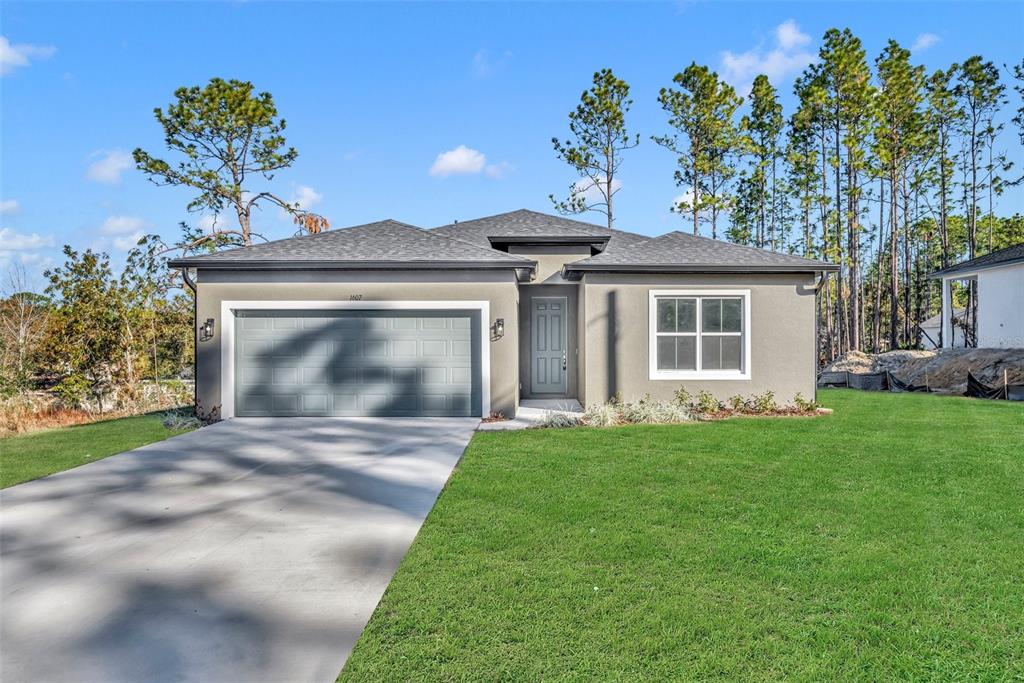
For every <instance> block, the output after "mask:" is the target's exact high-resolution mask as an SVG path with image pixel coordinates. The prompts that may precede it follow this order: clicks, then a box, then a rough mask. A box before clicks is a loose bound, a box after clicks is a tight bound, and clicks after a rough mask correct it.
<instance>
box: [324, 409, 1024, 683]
mask: <svg viewBox="0 0 1024 683" xmlns="http://www.w3.org/2000/svg"><path fill="white" fill-rule="evenodd" d="M820 399H821V401H822V402H823V403H824V404H825V405H826V406H829V407H832V408H834V409H835V413H834V414H833V415H830V416H825V417H820V418H815V419H735V420H728V421H723V422H717V423H704V424H690V425H681V426H633V427H621V428H612V429H572V430H557V431H556V430H532V431H521V432H509V433H500V432H493V433H481V434H478V435H477V436H476V437H475V438H474V439H473V442H472V444H471V445H470V447H469V449H468V450H467V452H466V454H465V456H464V457H463V459H462V463H461V464H460V465H459V468H458V470H457V471H456V473H455V475H454V476H453V478H452V479H451V481H450V482H449V484H448V486H447V488H446V489H445V491H444V492H443V494H442V496H441V499H440V501H439V502H438V504H437V506H436V507H435V508H434V510H433V512H431V514H430V516H429V518H428V519H427V522H426V524H425V526H424V528H423V529H422V531H421V532H420V534H419V536H418V537H417V539H416V541H415V543H414V544H413V547H412V549H411V551H410V552H409V554H408V556H407V557H406V558H405V560H404V561H403V563H402V565H401V568H400V569H399V571H398V573H397V575H396V577H395V579H394V581H393V582H392V583H391V585H390V587H389V588H388V590H387V593H386V594H385V596H384V599H383V601H382V602H381V604H380V606H379V607H378V608H377V611H376V612H375V614H374V616H373V618H372V619H371V621H370V624H369V626H368V627H367V630H366V631H365V633H364V634H363V636H362V638H361V639H360V641H359V643H358V645H357V646H356V648H355V651H354V653H353V655H352V657H351V659H350V660H349V662H348V664H347V665H346V668H345V670H344V671H343V672H342V674H341V676H340V680H343V681H348V680H366V681H407V680H408V681H411V680H469V679H476V680H479V679H484V680H542V679H543V680H551V679H572V680H609V679H611V680H669V679H675V680H679V679H705V678H715V679H732V680H744V681H746V680H777V679H796V680H808V681H826V680H834V679H847V680H848V679H859V680H892V679H900V680H906V679H915V680H933V681H947V680H1008V679H1016V680H1019V679H1020V678H1021V677H1024V405H1020V404H1011V403H1007V402H999V401H981V400H969V399H962V398H952V397H936V396H928V395H907V394H902V395H901V394H874V393H866V392H853V391H847V390H832V391H827V392H822V393H821V394H820Z"/></svg>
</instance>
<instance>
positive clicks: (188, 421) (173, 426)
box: [162, 408, 203, 432]
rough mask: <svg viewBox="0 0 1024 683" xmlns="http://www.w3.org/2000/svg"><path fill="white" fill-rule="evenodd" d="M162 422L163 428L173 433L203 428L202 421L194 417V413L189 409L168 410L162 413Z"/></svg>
mask: <svg viewBox="0 0 1024 683" xmlns="http://www.w3.org/2000/svg"><path fill="white" fill-rule="evenodd" d="M162 422H163V425H164V427H167V429H170V430H171V431H174V432H183V431H186V430H189V429H199V428H200V427H202V426H203V423H202V421H201V420H200V419H199V418H198V417H196V416H195V412H194V411H193V410H192V409H191V408H182V409H180V410H168V411H167V412H166V413H164V416H163V420H162Z"/></svg>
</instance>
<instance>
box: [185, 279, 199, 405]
mask: <svg viewBox="0 0 1024 683" xmlns="http://www.w3.org/2000/svg"><path fill="white" fill-rule="evenodd" d="M197 274H198V273H197ZM181 278H182V279H183V280H184V281H185V284H186V285H187V286H188V288H189V289H191V290H192V412H193V414H195V416H196V417H199V332H198V331H197V330H196V320H197V319H198V318H197V316H198V315H199V290H198V289H196V281H195V280H193V279H192V276H191V275H190V274H189V272H188V268H182V269H181Z"/></svg>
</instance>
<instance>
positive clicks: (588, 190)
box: [572, 178, 622, 204]
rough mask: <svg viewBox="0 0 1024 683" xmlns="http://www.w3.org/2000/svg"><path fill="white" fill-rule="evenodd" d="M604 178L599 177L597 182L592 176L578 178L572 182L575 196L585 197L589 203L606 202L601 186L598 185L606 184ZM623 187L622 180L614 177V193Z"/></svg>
mask: <svg viewBox="0 0 1024 683" xmlns="http://www.w3.org/2000/svg"><path fill="white" fill-rule="evenodd" d="M604 184H605V181H604V178H598V179H597V181H596V182H595V181H594V180H591V179H590V178H583V179H582V180H577V181H576V182H575V183H573V184H572V195H573V196H574V197H583V198H584V199H585V200H586V201H587V203H588V204H595V203H598V202H602V203H603V202H604V195H602V194H601V188H600V187H598V185H601V186H602V187H603V186H604ZM621 188H622V181H621V180H619V179H618V178H614V179H612V194H615V193H616V192H618V191H619V190H620V189H621Z"/></svg>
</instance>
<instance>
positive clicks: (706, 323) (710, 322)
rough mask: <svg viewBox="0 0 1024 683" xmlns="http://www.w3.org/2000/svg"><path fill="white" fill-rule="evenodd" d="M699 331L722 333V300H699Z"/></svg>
mask: <svg viewBox="0 0 1024 683" xmlns="http://www.w3.org/2000/svg"><path fill="white" fill-rule="evenodd" d="M700 315H701V330H702V331H703V332H721V331H722V300H721V299H701V311H700Z"/></svg>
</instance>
